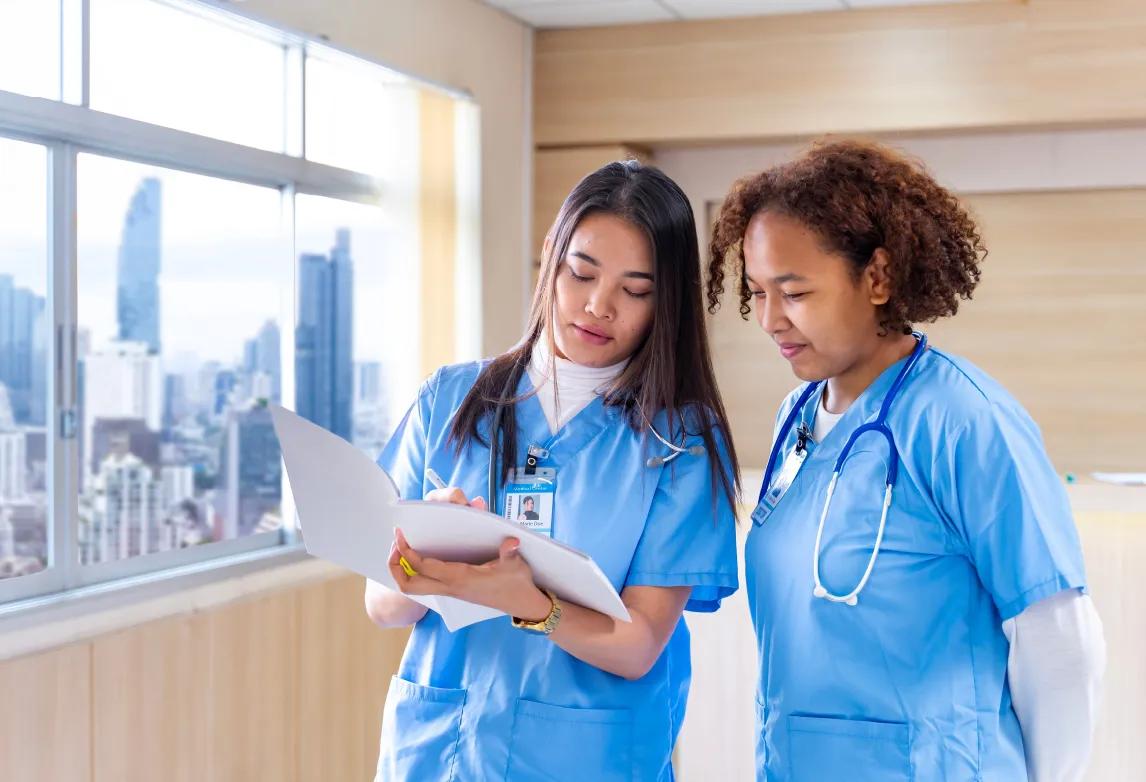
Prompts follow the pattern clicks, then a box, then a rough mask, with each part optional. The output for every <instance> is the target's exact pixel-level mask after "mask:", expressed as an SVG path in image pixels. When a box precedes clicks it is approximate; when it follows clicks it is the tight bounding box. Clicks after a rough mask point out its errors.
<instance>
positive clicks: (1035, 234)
mask: <svg viewBox="0 0 1146 782" xmlns="http://www.w3.org/2000/svg"><path fill="white" fill-rule="evenodd" d="M965 200H966V201H967V203H968V204H969V206H970V207H971V208H972V210H973V211H974V212H975V213H976V215H977V216H978V218H979V220H980V223H981V227H982V231H983V236H984V240H985V242H986V245H987V247H988V249H989V251H990V254H989V256H988V258H987V261H986V262H985V264H984V267H983V268H984V272H983V280H982V283H981V284H980V286H979V290H978V292H977V293H976V295H975V298H974V299H973V300H972V301H971V302H967V303H964V305H963V306H962V308H961V310H960V312H959V314H958V315H957V316H956V317H955V318H953V319H950V320H946V321H941V322H939V323H937V324H923V325H922V328H923V329H924V330H926V331H927V332H928V333H929V334H930V335H931V338H932V342H933V344H935V345H936V346H937V347H941V348H943V349H945V350H948V351H949V352H952V353H956V354H960V355H963V356H965V357H967V358H969V359H971V360H972V361H973V362H974V363H976V364H978V365H979V366H980V367H982V368H983V369H984V370H986V371H987V372H989V373H990V374H992V375H993V376H994V377H996V378H997V379H998V380H999V381H1000V382H1002V384H1003V385H1004V386H1006V387H1007V388H1008V389H1009V390H1010V391H1011V392H1012V393H1013V394H1014V395H1015V396H1016V397H1017V398H1018V399H1019V401H1020V402H1022V403H1023V404H1024V405H1025V406H1026V407H1027V409H1028V410H1030V412H1031V414H1032V416H1033V417H1034V418H1035V420H1036V421H1037V422H1038V424H1039V425H1040V427H1041V428H1042V431H1043V435H1044V438H1045V439H1046V443H1047V448H1048V450H1049V452H1050V454H1051V457H1052V459H1053V460H1054V462H1055V465H1056V467H1057V468H1058V469H1059V470H1060V471H1063V472H1066V471H1074V472H1084V471H1091V470H1133V469H1141V465H1142V453H1143V450H1142V436H1143V435H1142V433H1143V432H1146V404H1144V403H1143V400H1144V399H1146V219H1143V215H1146V190H1109V191H1075V192H1053V193H1015V194H1000V195H981V196H970V197H967V198H966V199H965ZM711 331H712V340H713V350H714V360H715V363H716V370H717V377H718V379H719V381H720V387H721V390H722V392H723V393H724V397H725V403H726V404H727V405H728V408H729V414H730V416H731V418H732V426H733V433H734V436H735V438H736V445H737V448H738V450H739V453H740V457H741V460H742V462H743V464H744V465H745V466H747V467H756V468H760V467H763V465H764V464H765V462H766V461H767V458H768V450H769V448H770V444H771V443H770V440H771V433H772V428H773V424H774V415H775V412H776V409H777V406H778V405H779V402H780V401H781V400H782V399H783V397H784V395H785V394H786V393H787V392H788V391H790V390H791V389H792V388H793V387H794V386H795V385H796V382H797V381H796V380H795V378H794V377H793V376H792V374H791V371H790V369H789V368H788V364H787V362H786V361H784V360H783V359H781V358H780V357H779V355H778V353H777V351H776V349H775V346H774V345H773V344H772V343H771V341H770V340H769V339H768V338H767V337H766V336H765V335H764V333H763V332H762V331H761V330H760V329H759V327H758V326H757V325H756V323H755V321H753V320H750V321H749V322H748V323H743V322H740V321H739V320H738V318H736V317H735V303H734V302H732V301H730V300H728V301H726V303H725V306H724V309H722V310H721V312H720V313H719V314H718V315H717V316H716V317H715V318H714V319H713V323H712V330H711Z"/></svg>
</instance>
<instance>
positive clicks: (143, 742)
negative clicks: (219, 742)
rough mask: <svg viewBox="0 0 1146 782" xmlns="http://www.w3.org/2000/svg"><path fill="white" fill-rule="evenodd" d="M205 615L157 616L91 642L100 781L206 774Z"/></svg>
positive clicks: (185, 780) (187, 780) (182, 781)
mask: <svg viewBox="0 0 1146 782" xmlns="http://www.w3.org/2000/svg"><path fill="white" fill-rule="evenodd" d="M205 631H206V622H204V621H202V620H198V621H196V620H191V619H189V618H185V617H179V618H173V619H166V620H163V621H159V622H152V623H150V624H146V625H143V626H141V627H138V628H133V629H131V630H127V631H124V632H120V633H115V634H113V635H110V636H107V637H104V638H99V639H96V641H94V642H93V644H92V671H93V674H92V675H93V684H92V691H93V699H94V704H95V709H94V713H95V714H96V715H97V719H96V720H95V721H94V724H93V725H92V729H93V744H94V764H93V768H94V771H93V777H92V778H93V780H94V782H149V781H150V780H155V779H164V780H169V781H170V782H197V781H198V780H202V779H206V778H207V755H208V749H209V745H208V734H209V730H210V725H209V722H208V717H209V709H208V700H209V697H210V696H209V693H210V685H211V680H210V660H209V659H208V657H207V654H206V651H207V649H206V637H205Z"/></svg>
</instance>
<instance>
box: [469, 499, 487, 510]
mask: <svg viewBox="0 0 1146 782" xmlns="http://www.w3.org/2000/svg"><path fill="white" fill-rule="evenodd" d="M470 507H471V508H477V509H478V510H488V509H489V506H487V505H486V504H485V497H478V498H477V499H475V500H473V501H472V502H471V503H470Z"/></svg>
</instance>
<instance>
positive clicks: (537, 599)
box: [512, 587, 553, 622]
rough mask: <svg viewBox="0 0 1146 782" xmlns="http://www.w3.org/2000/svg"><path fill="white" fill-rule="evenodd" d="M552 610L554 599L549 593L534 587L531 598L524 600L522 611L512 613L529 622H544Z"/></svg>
mask: <svg viewBox="0 0 1146 782" xmlns="http://www.w3.org/2000/svg"><path fill="white" fill-rule="evenodd" d="M552 610H553V601H552V600H550V599H549V595H547V594H545V593H544V592H542V591H541V590H540V589H538V588H537V587H534V588H533V589H532V590H531V594H530V595H529V599H528V600H525V601H523V603H522V605H521V608H520V611H521V613H513V614H512V615H513V616H515V617H517V618H518V619H523V620H525V621H527V622H544V621H545V620H546V619H548V618H549V612H550V611H552Z"/></svg>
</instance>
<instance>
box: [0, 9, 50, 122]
mask: <svg viewBox="0 0 1146 782" xmlns="http://www.w3.org/2000/svg"><path fill="white" fill-rule="evenodd" d="M0 90H7V91H8V92H18V93H21V94H22V95H30V96H32V97H33V98H50V99H52V100H56V99H58V98H59V97H60V3H59V2H45V0H3V2H0Z"/></svg>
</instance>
